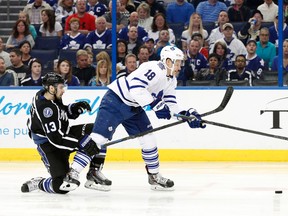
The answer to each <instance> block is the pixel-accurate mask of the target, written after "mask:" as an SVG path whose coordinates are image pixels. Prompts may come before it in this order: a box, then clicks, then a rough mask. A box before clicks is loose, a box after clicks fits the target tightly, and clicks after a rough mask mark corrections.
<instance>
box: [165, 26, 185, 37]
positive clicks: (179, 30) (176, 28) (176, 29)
mask: <svg viewBox="0 0 288 216" xmlns="http://www.w3.org/2000/svg"><path fill="white" fill-rule="evenodd" d="M168 26H169V28H171V29H172V30H173V32H174V35H175V38H176V40H177V39H178V38H179V39H181V35H182V32H183V31H184V29H185V26H184V23H169V24H168Z"/></svg>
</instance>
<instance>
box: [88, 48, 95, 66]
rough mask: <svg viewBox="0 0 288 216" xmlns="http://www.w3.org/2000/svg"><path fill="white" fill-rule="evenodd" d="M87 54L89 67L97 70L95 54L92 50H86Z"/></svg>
mask: <svg viewBox="0 0 288 216" xmlns="http://www.w3.org/2000/svg"><path fill="white" fill-rule="evenodd" d="M86 51H87V54H88V66H92V67H93V68H95V69H96V64H94V62H93V60H94V53H93V52H92V50H86Z"/></svg>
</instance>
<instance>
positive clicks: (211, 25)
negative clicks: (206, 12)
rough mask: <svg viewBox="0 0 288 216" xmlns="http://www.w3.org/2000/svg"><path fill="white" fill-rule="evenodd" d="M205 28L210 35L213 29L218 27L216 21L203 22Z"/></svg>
mask: <svg viewBox="0 0 288 216" xmlns="http://www.w3.org/2000/svg"><path fill="white" fill-rule="evenodd" d="M203 28H204V29H205V30H206V31H207V32H208V35H210V33H211V31H212V30H213V29H214V28H216V26H215V23H214V22H203Z"/></svg>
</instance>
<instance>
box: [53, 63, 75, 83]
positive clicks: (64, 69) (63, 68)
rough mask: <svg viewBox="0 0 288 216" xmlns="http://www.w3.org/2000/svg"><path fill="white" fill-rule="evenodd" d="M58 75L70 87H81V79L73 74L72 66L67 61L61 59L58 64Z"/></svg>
mask: <svg viewBox="0 0 288 216" xmlns="http://www.w3.org/2000/svg"><path fill="white" fill-rule="evenodd" d="M55 72H56V73H58V74H61V76H62V77H63V78H64V80H65V84H66V85H68V86H80V81H79V79H78V78H77V77H76V76H74V75H73V74H72V64H71V62H70V61H68V60H67V59H60V60H59V61H58V63H57V68H56V71H55Z"/></svg>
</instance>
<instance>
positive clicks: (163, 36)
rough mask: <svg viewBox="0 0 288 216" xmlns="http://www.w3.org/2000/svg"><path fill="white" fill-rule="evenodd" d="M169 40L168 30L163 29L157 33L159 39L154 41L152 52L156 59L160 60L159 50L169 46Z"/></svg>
mask: <svg viewBox="0 0 288 216" xmlns="http://www.w3.org/2000/svg"><path fill="white" fill-rule="evenodd" d="M169 40H170V35H169V31H168V30H165V29H163V30H161V31H159V38H158V40H157V41H156V44H155V51H154V52H155V53H156V56H157V57H158V58H160V53H161V50H162V49H163V47H165V46H168V45H171V44H170V42H169Z"/></svg>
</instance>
